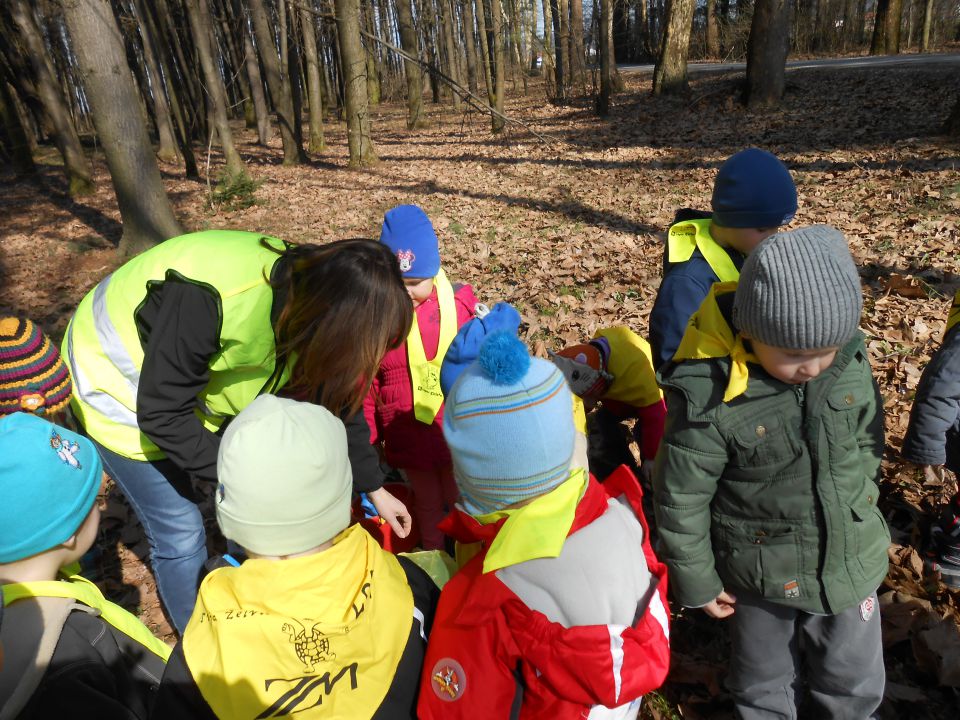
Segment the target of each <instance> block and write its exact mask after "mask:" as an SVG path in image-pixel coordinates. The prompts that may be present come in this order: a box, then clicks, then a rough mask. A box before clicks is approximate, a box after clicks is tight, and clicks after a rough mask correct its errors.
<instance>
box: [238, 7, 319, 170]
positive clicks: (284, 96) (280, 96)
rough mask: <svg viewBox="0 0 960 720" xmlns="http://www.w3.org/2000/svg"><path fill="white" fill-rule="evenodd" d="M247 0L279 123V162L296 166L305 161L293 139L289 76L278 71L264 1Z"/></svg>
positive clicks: (295, 126) (294, 121)
mask: <svg viewBox="0 0 960 720" xmlns="http://www.w3.org/2000/svg"><path fill="white" fill-rule="evenodd" d="M247 2H248V3H249V6H250V20H251V22H252V23H253V32H254V33H255V34H256V36H257V50H259V51H260V60H261V62H262V63H263V69H264V72H265V73H266V75H267V87H268V88H270V95H271V98H272V100H273V107H274V110H275V111H276V113H277V124H278V125H279V126H280V140H281V141H282V142H283V164H284V165H296V164H298V163H301V162H306V160H307V157H306V155H305V154H304V152H303V148H302V147H301V146H300V143H299V142H297V138H298V137H300V131H299V128H300V118H298V117H297V115H296V113H295V112H294V110H293V93H292V92H291V90H290V77H289V75H287V74H285V73H283V72H282V70H281V56H280V55H279V54H278V52H277V46H276V44H275V42H274V26H273V23H272V22H270V18H269V16H268V15H267V8H266V6H265V5H264V0H247ZM283 37H285V36H283ZM285 47H286V46H285V44H284V48H285ZM282 62H283V65H284V66H286V64H287V56H286V55H283V61H282Z"/></svg>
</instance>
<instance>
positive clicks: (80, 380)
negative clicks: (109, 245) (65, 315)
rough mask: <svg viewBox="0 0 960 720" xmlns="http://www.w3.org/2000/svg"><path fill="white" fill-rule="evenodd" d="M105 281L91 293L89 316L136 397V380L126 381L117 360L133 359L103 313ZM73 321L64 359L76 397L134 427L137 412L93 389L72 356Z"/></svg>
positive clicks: (137, 372)
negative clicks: (119, 357)
mask: <svg viewBox="0 0 960 720" xmlns="http://www.w3.org/2000/svg"><path fill="white" fill-rule="evenodd" d="M109 282H110V276H107V277H106V278H104V280H103V282H101V283H100V284H99V285H98V286H97V288H96V290H95V291H94V295H93V317H94V324H95V326H96V331H97V337H98V338H99V340H100V344H101V346H102V347H103V350H104V352H105V353H106V355H107V357H108V358H109V359H110V361H111V362H112V363H113V364H114V365H115V366H116V367H117V369H118V370H120V372H121V373H123V374H124V379H125V380H126V381H127V383H128V384H129V385H130V387H131V390H132V392H133V397H134V398H136V396H137V386H136V383H135V382H131V381H130V377H129V376H127V375H126V373H125V371H124V368H123V367H121V363H124V362H125V363H126V365H127V366H128V367H133V361H132V360H131V359H130V356H129V355H127V351H126V349H124V347H123V345H121V344H120V338H119V335H118V334H117V332H116V328H114V327H113V324H112V323H111V322H110V318H109V317H108V316H107V313H106V307H105V304H106V303H105V302H104V297H103V291H104V290H105V289H106V286H107V284H109ZM104 323H105V325H106V326H107V329H106V331H105V332H104V331H101V326H102V325H104ZM73 325H74V324H73V323H70V326H69V327H68V328H67V362H68V363H69V365H70V373H71V375H73V383H74V386H75V390H76V395H77V397H78V398H79V399H80V400H81V401H83V402H84V403H86V404H87V405H89V406H90V407H91V408H93V409H94V410H96V411H97V412H98V413H100V414H101V415H103V416H104V417H106V418H107V419H109V420H112V421H113V422H115V423H119V424H120V425H126V426H127V427H132V428H137V427H138V425H137V414H136V413H135V412H133V411H132V410H131V409H130V408H128V407H127V406H126V405H124V404H123V403H121V402H120V401H119V400H117V399H116V398H115V397H113V396H112V395H109V394H107V393H105V392H104V391H103V390H95V389H94V388H93V387H92V385H91V384H90V382H89V381H88V380H87V378H86V377H85V376H84V374H83V373H82V372H81V371H80V366H79V365H78V364H77V360H76V357H74V353H73ZM117 346H119V348H120V353H119V354H120V355H121V359H120V362H118V361H117V352H116V348H117ZM135 373H136V376H135V377H136V381H139V379H140V371H139V370H136V369H135Z"/></svg>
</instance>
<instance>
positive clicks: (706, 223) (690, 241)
mask: <svg viewBox="0 0 960 720" xmlns="http://www.w3.org/2000/svg"><path fill="white" fill-rule="evenodd" d="M694 250H699V251H700V254H701V255H703V258H704V260H706V261H707V264H708V265H709V266H710V269H711V270H713V272H715V273H716V275H717V277H718V278H720V282H731V281H734V280H738V279H739V278H740V271H739V270H737V266H736V265H734V264H733V260H731V259H730V256H729V255H728V254H727V251H726V250H724V249H723V248H722V247H721V246H720V245H718V244H717V241H716V240H714V239H713V236H712V235H710V219H709V218H706V219H704V220H687V221H685V222H679V223H676V224H675V225H672V226H671V227H670V230H669V231H668V232H667V260H668V261H669V262H671V263H682V262H686V261H687V260H689V259H690V258H691V257H692V256H693V251H694Z"/></svg>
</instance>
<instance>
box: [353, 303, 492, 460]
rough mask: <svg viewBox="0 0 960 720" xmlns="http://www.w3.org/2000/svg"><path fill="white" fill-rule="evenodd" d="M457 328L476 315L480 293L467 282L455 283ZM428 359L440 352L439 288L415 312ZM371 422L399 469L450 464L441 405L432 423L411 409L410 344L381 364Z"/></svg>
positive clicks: (368, 409)
mask: <svg viewBox="0 0 960 720" xmlns="http://www.w3.org/2000/svg"><path fill="white" fill-rule="evenodd" d="M453 287H454V295H453V297H454V303H455V304H456V306H457V328H460V327H461V326H462V325H463V324H464V323H466V322H467V321H468V320H470V318H472V317H473V314H474V308H475V306H476V304H477V302H478V301H477V298H476V296H475V295H474V294H473V288H472V287H470V286H469V285H458V284H455V285H454V286H453ZM414 312H416V313H417V325H418V327H419V328H420V337H421V339H422V340H423V349H424V352H425V353H426V356H427V359H428V360H430V359H432V358H433V357H434V356H435V355H436V354H437V344H438V343H439V341H440V304H439V302H438V301H437V290H436V288H434V289H433V292H432V293H431V294H430V297H429V298H427V299H426V300H425V301H424V302H422V303H421V304H420V305H419V306H418V307H417V308H416V310H415V311H414ZM363 413H364V415H365V416H366V418H367V424H368V425H369V426H370V442H371V443H372V444H376V443H378V442H383V448H384V456H385V459H386V461H387V463H388V464H390V465H391V466H392V467H395V468H409V469H412V470H432V469H434V468H440V467H445V466H447V465H449V464H450V462H451V461H450V451H449V450H447V444H446V442H445V441H444V439H443V408H440V412H439V413H437V417H436V419H435V420H434V421H433V424H432V425H426V424H425V423H422V422H420V421H419V420H417V418H416V417H415V416H414V414H413V383H412V381H411V379H410V365H409V363H408V361H407V344H406V343H404V344H403V345H401V346H400V347H398V348H396V349H395V350H390V351H389V352H388V353H387V354H386V355H385V356H384V358H383V361H382V362H381V363H380V369H379V370H378V371H377V375H376V377H375V378H374V379H373V384H372V385H371V387H370V392H369V394H368V395H367V397H366V400H364V403H363Z"/></svg>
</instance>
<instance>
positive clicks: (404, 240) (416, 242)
mask: <svg viewBox="0 0 960 720" xmlns="http://www.w3.org/2000/svg"><path fill="white" fill-rule="evenodd" d="M380 242H382V243H383V244H384V245H386V246H387V247H388V248H390V249H391V250H392V251H393V254H394V255H396V256H397V260H398V261H399V262H400V272H401V273H403V276H404V277H405V278H406V277H409V278H432V277H436V274H437V273H438V272H440V242H439V241H438V240H437V233H436V232H434V230H433V223H431V222H430V218H428V217H427V214H426V213H425V212H424V211H423V210H421V209H420V208H418V207H417V206H416V205H398V206H397V207H395V208H393V209H392V210H388V211H387V214H386V215H384V216H383V229H381V231H380Z"/></svg>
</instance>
